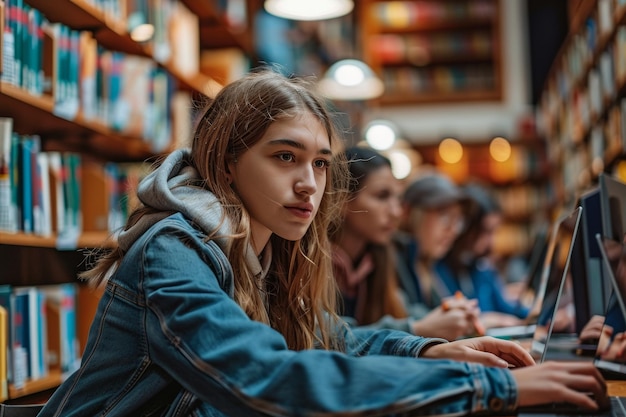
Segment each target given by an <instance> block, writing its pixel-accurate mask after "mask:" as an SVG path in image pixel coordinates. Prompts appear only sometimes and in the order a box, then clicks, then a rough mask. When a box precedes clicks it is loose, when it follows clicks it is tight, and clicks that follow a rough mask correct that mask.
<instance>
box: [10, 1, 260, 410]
mask: <svg viewBox="0 0 626 417" xmlns="http://www.w3.org/2000/svg"><path fill="white" fill-rule="evenodd" d="M124 3H125V2H123V1H120V5H122V4H124ZM153 3H154V2H149V4H150V5H151V6H150V7H153V6H152V5H153ZM94 4H95V3H94V2H90V1H88V0H55V1H53V2H50V1H48V0H24V6H23V7H24V10H20V11H19V12H20V13H24V14H25V13H26V12H28V13H33V14H38V16H42V17H43V18H42V22H41V24H40V25H39V26H36V30H35V28H33V32H32V33H33V35H32V39H30V38H28V36H30V32H29V31H26V30H25V28H26V26H23V27H21V28H19V30H20V31H22V32H23V34H22V35H21V36H24V38H25V39H21V40H20V42H22V43H19V44H17V43H16V47H21V48H24V50H25V51H26V50H27V49H28V51H27V52H23V53H24V54H25V55H24V56H26V58H24V60H28V63H29V65H30V64H31V62H35V64H34V65H32V68H27V69H26V70H27V71H32V72H33V73H36V74H37V76H39V75H41V76H42V80H43V82H42V83H41V84H42V85H36V82H35V81H31V80H30V79H27V80H25V79H24V77H21V75H20V76H17V75H15V73H19V74H22V71H21V70H20V71H19V72H18V71H15V73H12V72H11V71H6V72H5V73H3V74H2V75H3V78H2V80H0V118H2V120H1V121H0V125H2V126H7V124H6V121H7V120H11V122H12V126H11V128H12V133H11V136H10V137H8V138H7V137H4V136H3V137H2V138H1V139H2V143H3V144H5V143H6V142H4V141H5V140H6V141H8V142H9V143H11V144H12V145H13V143H20V144H21V143H22V142H20V141H22V140H23V139H27V138H26V137H27V136H33V137H36V138H37V139H38V140H40V145H41V147H40V148H37V150H36V151H35V152H34V153H33V155H35V158H36V157H38V156H42V155H41V154H43V153H46V154H51V153H57V154H59V153H61V154H71V156H76V157H77V158H78V161H79V162H78V164H80V165H78V164H77V165H76V166H74V167H72V168H67V167H65V168H63V170H62V172H63V174H62V175H57V176H56V177H54V175H56V174H57V173H55V174H54V175H53V174H51V175H50V177H51V180H56V181H57V184H58V183H59V182H61V181H58V179H59V178H61V177H70V178H72V179H73V180H75V181H76V183H75V184H72V185H71V186H72V187H74V189H73V191H72V192H75V191H78V192H79V193H80V196H79V198H76V196H75V195H73V196H72V197H71V198H72V199H73V200H74V202H75V201H76V200H80V221H79V222H77V223H78V226H77V227H74V226H75V225H73V224H72V227H70V228H69V231H67V230H66V231H61V230H57V229H56V227H57V226H58V224H61V221H60V220H59V219H60V218H56V217H55V220H56V222H55V225H54V226H53V228H52V230H47V231H46V232H45V233H42V232H38V231H25V230H21V229H20V227H21V226H22V223H21V220H18V219H15V223H19V224H15V226H16V227H15V229H16V230H12V229H13V228H12V227H7V226H5V224H4V223H3V231H0V260H1V261H2V264H3V265H4V267H3V270H4V272H3V273H4V274H5V275H3V277H4V279H3V282H2V284H7V285H10V286H12V287H18V286H36V287H40V286H44V285H47V284H66V283H77V285H78V286H79V287H80V288H79V291H78V292H77V305H78V307H77V308H78V309H79V311H77V313H76V314H77V316H78V317H77V332H78V338H79V339H80V340H79V342H80V345H81V347H80V348H81V349H82V348H84V343H85V339H86V337H87V331H88V329H89V326H90V322H91V318H92V317H93V314H94V311H95V306H96V304H97V302H98V294H94V293H91V292H90V291H88V290H87V286H86V285H81V284H78V280H77V275H78V273H80V272H81V271H82V270H84V268H86V265H85V261H86V259H87V258H86V257H87V254H88V252H89V253H90V252H92V251H91V250H92V249H93V250H95V251H97V250H99V249H103V250H104V251H106V250H108V249H109V248H110V247H111V241H110V240H109V237H110V236H111V235H112V234H113V232H112V231H113V230H119V226H120V224H119V221H116V222H113V223H115V224H114V225H112V224H111V221H110V217H111V215H112V214H113V215H114V216H115V217H116V220H119V219H121V218H122V217H123V216H125V215H126V216H127V214H128V210H130V209H132V207H134V206H132V207H131V203H133V204H136V201H131V197H130V196H129V195H128V194H127V195H123V194H124V192H125V191H127V190H120V188H122V186H121V185H120V184H122V183H123V184H124V186H128V185H129V184H130V186H135V185H136V184H137V182H138V181H139V179H140V178H141V176H142V175H143V174H144V173H145V168H146V167H149V166H150V164H151V163H153V162H154V161H155V160H156V159H158V158H160V157H162V156H163V154H164V153H166V152H168V151H169V150H170V149H172V148H173V147H174V146H177V145H178V144H179V143H181V141H182V139H180V138H179V137H178V136H180V135H182V134H183V133H184V132H182V131H181V130H180V128H181V127H183V126H189V128H190V126H191V121H192V118H193V114H192V109H193V108H194V104H193V103H192V102H191V100H192V99H198V98H200V97H202V96H214V95H215V94H216V93H217V92H218V91H219V90H220V89H221V88H222V85H221V84H220V83H218V82H217V81H216V80H215V79H213V78H211V77H210V76H208V75H206V74H203V73H201V72H200V70H199V65H198V68H194V66H193V65H189V63H190V62H192V64H193V62H195V61H197V62H198V63H199V61H200V59H199V58H200V47H198V50H197V54H198V55H197V56H191V57H190V59H188V60H185V59H181V55H180V53H181V51H180V50H173V48H170V52H171V53H170V54H169V55H167V54H166V53H164V52H163V50H162V49H161V50H159V47H161V48H162V47H163V44H161V45H157V40H154V39H153V40H151V41H149V42H146V43H137V42H135V41H133V40H132V39H131V37H130V35H129V32H128V27H127V26H128V25H127V21H126V17H125V16H124V15H123V14H120V15H116V16H113V15H111V14H108V13H105V12H104V11H103V10H102V9H100V8H98V7H97V6H95V5H94ZM176 5H177V6H176V7H175V8H174V9H167V12H168V13H169V12H172V13H174V14H175V13H179V14H178V15H176V18H179V19H183V17H181V16H184V17H186V18H187V19H188V20H179V23H180V22H181V21H184V22H185V23H188V25H187V29H189V31H186V30H185V29H186V27H185V25H179V27H180V28H182V29H180V30H182V32H181V33H176V34H174V33H165V34H164V37H162V38H160V40H159V42H164V43H165V42H173V40H177V41H178V40H179V39H180V37H182V38H187V39H190V42H193V43H194V44H195V43H196V41H197V42H198V45H199V43H200V42H199V27H196V25H200V23H199V22H200V20H202V19H212V20H214V21H215V22H216V25H217V26H218V27H219V30H220V31H222V32H223V33H227V32H232V28H230V27H228V26H227V22H226V20H225V19H224V17H223V13H222V11H220V10H218V9H216V8H215V7H217V6H216V3H214V2H198V1H195V0H180V2H179V3H176ZM172 10H173V11H172ZM6 12H7V10H6V8H5V2H4V1H2V0H0V22H1V23H2V24H1V25H0V46H4V45H5V43H4V41H5V40H6V38H3V36H6V35H5V33H7V32H11V31H12V30H13V29H14V26H9V27H8V28H3V27H2V25H4V23H5V16H6ZM190 22H191V23H190ZM9 23H10V24H17V20H13V21H10V19H9ZM37 23H39V22H37ZM59 27H62V30H67V31H68V33H70V35H71V36H76V37H77V39H78V40H77V41H76V40H75V39H73V38H69V39H70V41H72V42H78V43H79V45H80V48H83V47H84V48H85V49H78V50H79V51H80V52H79V53H78V54H75V55H74V56H71V57H70V58H68V57H67V56H62V55H61V53H65V54H66V55H71V54H72V53H74V52H75V51H76V50H74V49H69V50H68V51H63V50H62V49H63V48H64V47H67V46H64V43H65V42H70V41H68V39H67V38H65V39H64V38H61V36H70V35H65V34H62V35H59V32H55V30H56V29H58V28H59ZM4 29H7V30H4ZM161 29H163V28H161ZM29 30H30V29H29ZM16 31H17V29H16ZM40 32H41V33H42V35H41V38H39V36H40V35H39V33H40ZM73 32H76V33H73ZM175 35H178V36H180V37H176V36H175ZM231 35H232V38H233V40H235V41H238V42H239V44H238V45H239V47H240V48H242V49H246V48H249V47H250V45H251V43H246V41H245V38H242V39H244V40H237V38H238V35H237V34H236V33H231ZM197 38H198V39H197ZM27 40H28V41H29V42H32V43H27V42H26V41H27ZM25 45H35V47H31V48H26V46H25ZM189 49H190V50H191V51H192V53H193V51H195V49H194V48H193V47H191V48H189ZM249 50H250V49H247V51H249ZM5 52H6V50H5ZM33 52H35V54H33V56H31V55H26V54H27V53H33ZM81 54H82V55H81ZM104 54H107V57H106V58H109V57H110V56H109V54H111V55H112V54H116V57H117V56H120V60H123V59H126V58H127V57H129V58H132V59H133V62H131V63H129V64H128V65H129V67H130V66H131V65H132V64H137V61H141V62H140V64H143V63H146V62H147V63H148V64H149V66H146V67H147V68H149V71H144V72H143V73H142V75H143V74H149V76H150V77H154V76H155V74H156V76H160V78H158V79H157V80H155V79H152V78H150V79H148V78H146V79H140V80H139V81H140V82H141V83H142V85H144V86H145V85H147V86H148V87H150V89H143V90H141V92H146V91H147V92H149V93H150V94H149V95H145V97H148V98H149V100H153V99H154V97H155V95H156V94H157V93H161V95H162V96H163V97H166V98H165V102H164V103H163V102H159V103H156V102H152V101H150V102H148V105H146V106H145V107H141V106H136V105H135V103H134V102H133V104H132V105H129V104H128V103H125V104H126V106H127V107H123V106H121V105H120V104H119V102H115V104H113V105H110V103H106V104H105V105H102V104H101V103H100V102H98V103H97V104H98V106H109V105H110V107H111V108H109V107H107V108H105V110H104V111H101V109H100V108H96V110H94V109H93V108H89V107H88V106H87V105H86V104H85V102H88V100H87V99H85V98H84V97H83V96H82V95H80V94H79V92H78V91H81V90H83V89H85V90H88V89H89V88H91V87H93V88H94V89H95V88H99V89H104V88H111V87H110V86H111V84H112V82H111V80H110V79H107V81H106V82H104V81H102V80H100V81H96V82H100V83H101V84H94V85H95V87H94V85H91V84H90V85H83V84H81V83H80V82H82V78H81V77H83V76H85V73H87V72H88V71H87V70H85V67H89V69H92V70H93V68H96V69H97V70H98V71H100V70H101V68H99V67H97V65H101V64H102V61H103V55H104ZM76 55H78V56H76ZM0 56H2V57H4V55H0ZM62 59H66V60H67V61H63V62H61V60H62ZM119 62H123V64H124V65H126V62H125V61H118V62H114V64H119ZM5 63H7V62H5ZM10 63H11V61H9V64H10ZM61 65H67V67H63V68H62V69H61ZM16 66H17V65H16ZM3 68H4V67H3ZM11 68H13V67H11ZM68 68H69V69H68ZM132 68H133V69H137V68H138V67H137V66H135V67H132ZM4 69H6V68H4ZM141 69H145V68H144V67H142V68H141ZM63 70H65V71H67V72H70V73H71V72H72V71H75V73H71V74H69V75H68V74H67V73H65V74H62V71H63ZM83 70H85V72H83ZM7 72H8V73H7ZM94 72H95V71H92V72H91V74H93V73H94ZM97 75H98V76H100V73H98V74H97ZM61 76H66V77H67V78H66V79H62V78H61ZM107 76H108V74H107ZM102 77H104V76H102ZM76 78H78V80H79V82H78V83H76V82H75V80H76ZM94 78H96V77H95V76H94ZM68 79H70V81H68ZM114 81H115V82H117V81H119V80H117V79H116V80H114ZM61 82H68V83H70V82H74V84H71V85H70V86H69V87H67V86H63V85H61ZM124 82H126V84H124ZM153 83H154V84H153ZM156 83H160V84H158V85H157V86H158V87H160V88H159V89H158V91H156V90H157V89H156V88H152V87H153V86H154V85H155V84H156ZM124 85H126V86H128V85H133V86H134V84H133V83H132V82H130V81H128V80H126V81H124V80H123V79H122V81H121V82H120V87H119V89H120V90H123V88H122V87H121V86H124ZM62 90H64V91H62ZM67 90H73V91H70V93H71V94H74V95H73V96H72V97H71V99H68V100H74V101H71V102H70V104H71V105H72V106H73V107H72V108H71V109H70V110H66V109H63V108H61V109H60V107H61V106H62V105H64V104H66V102H63V101H62V100H63V97H61V96H62V94H70V93H68V91H67ZM135 91H136V90H133V92H135ZM155 91H156V93H155ZM101 93H102V92H101V91H98V94H101ZM95 94H96V93H95V92H94V95H95ZM128 96H130V98H133V97H132V96H133V94H130V93H129V94H128ZM97 97H98V100H99V99H100V98H101V96H99V95H98V96H97ZM105 98H106V99H109V97H108V96H107V97H105ZM182 99H188V101H185V102H184V103H183V101H182ZM59 103H61V104H59ZM161 104H163V106H162V107H159V108H158V109H157V110H154V109H153V108H152V107H154V106H156V107H158V106H159V105H161ZM181 104H182V106H181ZM115 105H120V107H119V109H129V111H130V110H131V109H133V108H140V109H141V110H145V108H148V107H149V108H150V110H151V111H154V113H150V114H149V115H148V114H146V113H141V114H139V116H137V117H134V118H132V121H137V120H139V121H141V125H140V128H138V127H137V125H136V124H133V123H128V124H126V125H124V124H123V123H116V122H115V118H113V119H111V118H110V115H111V114H113V112H114V111H117V112H118V116H119V114H121V116H120V118H121V119H124V117H123V116H124V115H125V113H124V111H122V110H119V109H115V108H112V107H114V106H115ZM176 105H179V106H180V107H181V108H178V107H175V106H176ZM164 109H166V111H163V110H164ZM170 115H171V118H170ZM150 117H152V118H153V120H152V123H148V122H145V121H146V120H148V121H149V120H150ZM175 117H179V119H178V120H175ZM127 119H131V118H128V117H127ZM183 119H189V120H183ZM112 120H113V123H112ZM164 120H165V121H166V122H167V123H168V125H167V126H164V125H163V124H162V123H163V121H164ZM177 122H180V123H179V124H176V123H177ZM3 123H4V124H3ZM131 125H132V128H131V127H130V126H131ZM154 125H159V126H160V127H161V128H162V131H167V132H170V133H168V134H167V135H163V137H160V138H159V140H160V141H161V142H160V143H156V142H155V137H154V136H155V135H156V134H157V133H155V132H156V129H154V128H153V126H154ZM2 134H4V130H3V132H2ZM20 146H21V145H20ZM21 149H23V148H20V151H21ZM2 151H3V152H4V147H3V148H2ZM37 152H38V153H39V154H37ZM5 156H6V155H4V154H3V155H2V157H3V160H2V161H0V164H2V163H5V162H4V161H5V160H6V158H5ZM55 156H56V155H55ZM37 160H38V159H37ZM31 161H32V160H31ZM76 167H77V169H75V170H74V168H76ZM2 168H3V169H4V171H3V172H2V174H3V175H4V177H3V178H4V179H5V181H6V177H7V175H5V174H6V172H7V167H6V166H3V167H2ZM12 168H13V166H9V168H8V171H10V170H11V169H12ZM113 168H115V169H118V170H119V171H115V169H113ZM29 172H31V171H30V170H29ZM116 174H119V177H115V175H116ZM53 177H54V178H53ZM37 178H39V177H37ZM111 178H113V179H114V180H116V181H119V183H112V182H111ZM27 182H28V181H27ZM35 182H38V181H32V183H33V184H34V183H35ZM3 185H6V183H5V184H3ZM10 185H11V186H13V184H10ZM64 186H65V184H64ZM22 191H23V190H22ZM51 194H52V192H51ZM118 194H119V195H118ZM33 195H34V194H33ZM58 195H59V194H56V195H55V197H54V198H55V199H56V200H57V201H59V198H58ZM115 199H126V200H125V202H124V203H123V204H125V207H124V208H123V209H120V210H119V212H116V213H111V207H113V206H114V205H118V204H122V203H120V202H119V201H118V200H115ZM33 204H34V203H33ZM123 221H125V218H124V219H123V220H122V224H123ZM5 223H8V221H7V220H5ZM1 377H2V376H1V375H0V378H1ZM63 377H64V376H63V375H61V374H60V372H58V371H57V370H56V368H55V369H51V370H50V372H49V373H48V375H47V376H45V377H44V378H37V379H29V378H27V379H26V383H25V385H24V386H23V387H22V388H16V387H15V386H14V385H12V384H10V385H9V387H10V388H9V399H8V402H13V403H15V402H19V401H20V398H22V397H28V398H30V397H33V396H36V395H37V394H38V393H41V392H44V393H48V394H49V392H51V391H52V390H54V388H55V387H56V386H58V385H59V384H60V383H61V381H62V378H63Z"/></svg>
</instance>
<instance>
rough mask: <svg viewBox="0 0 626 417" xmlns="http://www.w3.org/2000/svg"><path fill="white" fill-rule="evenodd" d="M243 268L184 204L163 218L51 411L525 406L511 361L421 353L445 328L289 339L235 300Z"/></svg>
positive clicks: (105, 305) (125, 266)
mask: <svg viewBox="0 0 626 417" xmlns="http://www.w3.org/2000/svg"><path fill="white" fill-rule="evenodd" d="M233 280H234V278H233V274H232V270H231V267H230V265H229V263H228V261H227V258H226V257H225V255H224V253H223V252H222V251H221V250H220V249H219V247H218V246H217V245H216V244H215V243H214V242H213V241H208V242H207V241H205V235H204V234H203V233H202V232H201V231H199V230H198V229H196V228H194V227H193V226H192V225H191V224H190V223H189V222H188V221H187V220H186V219H185V218H184V217H183V216H182V215H180V214H175V215H172V216H170V217H167V218H165V219H164V220H161V221H159V222H158V223H156V224H155V225H154V226H152V227H151V228H150V229H149V230H148V231H147V232H145V233H144V234H143V236H142V237H140V238H139V239H138V240H137V241H135V243H134V244H133V245H132V246H131V248H130V250H129V251H128V252H127V254H126V256H125V258H124V260H123V261H122V262H121V264H120V265H119V267H118V268H117V270H116V271H115V273H114V274H113V275H112V276H111V277H110V279H109V281H108V283H107V284H106V291H105V292H104V294H103V295H102V298H101V300H100V303H99V306H98V310H97V313H96V316H95V319H94V321H93V323H92V326H91V330H90V332H89V337H88V342H87V345H86V348H85V351H84V354H83V357H82V363H81V366H80V368H79V369H78V370H77V371H76V372H75V373H73V374H72V375H71V376H69V378H68V379H67V380H66V381H65V382H64V383H63V384H62V385H61V386H60V387H59V388H58V389H57V390H56V392H55V393H54V394H53V396H52V397H51V398H50V400H49V401H48V403H47V405H46V406H45V407H44V409H43V411H42V412H41V413H40V416H41V417H47V416H80V417H85V416H111V417H113V416H116V417H117V416H168V417H169V416H172V417H173V416H237V417H243V416H245V417H248V416H263V415H271V416H316V417H319V416H331V415H332V416H336V415H341V416H366V415H367V416H385V415H391V416H404V415H463V414H466V413H468V412H476V411H494V412H501V411H504V410H512V409H513V408H514V406H515V403H516V400H517V389H516V385H515V382H514V380H513V378H512V376H511V373H510V371H509V370H507V369H500V368H489V367H484V366H481V365H477V364H469V363H461V362H455V361H450V360H431V359H416V357H417V356H419V354H420V351H421V350H422V349H423V348H424V347H425V346H427V345H429V344H431V343H439V342H440V341H438V340H436V339H425V338H420V337H417V336H411V335H409V334H407V333H404V332H400V331H393V330H380V331H372V330H363V329H353V330H351V331H350V330H347V327H346V328H345V329H343V328H342V332H343V333H341V337H345V340H346V346H347V352H346V353H341V352H334V351H325V350H315V349H312V350H305V351H293V350H289V349H288V347H287V345H286V342H285V340H284V338H283V337H282V335H281V334H280V333H278V332H277V331H275V330H273V329H272V328H271V327H269V326H267V325H265V324H262V323H259V322H256V321H253V320H251V319H250V318H248V316H246V314H245V313H244V311H243V310H242V309H241V308H240V307H239V305H237V304H236V303H235V301H234V300H233V287H234V281H233ZM347 332H351V333H349V334H348V333H347ZM338 336H340V334H339V333H338Z"/></svg>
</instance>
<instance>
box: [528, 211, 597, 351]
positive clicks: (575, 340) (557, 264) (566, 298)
mask: <svg viewBox="0 0 626 417" xmlns="http://www.w3.org/2000/svg"><path fill="white" fill-rule="evenodd" d="M581 218H582V208H581V207H580V206H579V207H577V208H576V209H575V210H574V211H573V212H572V214H570V215H569V216H567V217H565V218H564V219H563V220H562V221H561V222H560V223H559V228H558V230H557V234H556V237H555V239H554V241H553V243H552V245H551V248H550V253H549V254H548V258H549V259H548V262H549V264H548V268H547V279H545V289H544V291H543V294H544V296H543V302H542V304H541V308H540V309H539V310H538V313H537V319H536V328H535V332H534V334H533V338H532V342H531V348H530V354H531V355H532V356H533V358H534V359H535V360H537V361H539V362H543V361H544V360H546V359H558V360H588V361H591V360H592V358H593V353H594V352H595V349H596V346H595V344H587V343H584V344H583V343H580V341H579V334H580V332H581V331H582V329H583V327H584V325H585V324H586V321H587V320H588V318H587V316H588V314H587V310H586V307H587V304H586V302H582V301H583V299H584V298H585V297H586V282H585V281H584V280H583V279H582V278H583V277H582V276H580V275H576V274H573V271H572V267H573V266H574V265H576V263H575V262H574V259H578V258H580V257H581V256H582V252H583V251H582V236H581V227H580V224H581ZM549 340H550V344H549V345H548V341H549ZM548 346H550V349H548ZM585 353H586V356H585V355H583V354H585Z"/></svg>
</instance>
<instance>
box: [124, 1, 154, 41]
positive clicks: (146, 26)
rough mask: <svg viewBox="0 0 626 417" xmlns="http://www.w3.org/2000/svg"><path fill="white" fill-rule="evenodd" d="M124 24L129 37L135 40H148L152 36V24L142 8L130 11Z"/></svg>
mask: <svg viewBox="0 0 626 417" xmlns="http://www.w3.org/2000/svg"><path fill="white" fill-rule="evenodd" d="M126 24H127V29H128V33H129V34H130V38H131V39H132V40H134V41H135V42H148V41H149V40H150V39H152V37H153V36H154V25H153V24H152V23H150V22H149V21H148V16H147V15H146V14H145V13H144V11H143V10H142V9H139V10H136V11H134V12H133V13H131V14H130V15H129V16H128V18H127V23H126Z"/></svg>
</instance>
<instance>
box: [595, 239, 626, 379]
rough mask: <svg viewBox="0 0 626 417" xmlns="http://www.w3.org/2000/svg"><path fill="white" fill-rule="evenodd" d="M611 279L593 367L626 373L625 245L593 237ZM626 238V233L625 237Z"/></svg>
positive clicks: (613, 372) (621, 374) (623, 375)
mask: <svg viewBox="0 0 626 417" xmlns="http://www.w3.org/2000/svg"><path fill="white" fill-rule="evenodd" d="M596 238H597V240H598V246H599V247H600V252H601V253H602V258H603V260H604V262H605V264H606V266H607V270H608V276H609V280H610V281H611V287H612V291H611V295H610V297H609V302H608V304H607V308H606V312H605V319H604V326H603V327H602V332H601V334H600V342H599V343H598V349H597V351H596V358H595V364H596V367H598V368H599V369H601V370H603V371H607V372H609V373H612V374H619V375H620V376H621V377H625V376H626V306H625V303H624V295H626V245H624V240H622V242H620V241H616V240H614V239H611V238H602V237H601V236H600V235H599V234H598V235H597V236H596ZM625 238H626V236H625Z"/></svg>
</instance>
